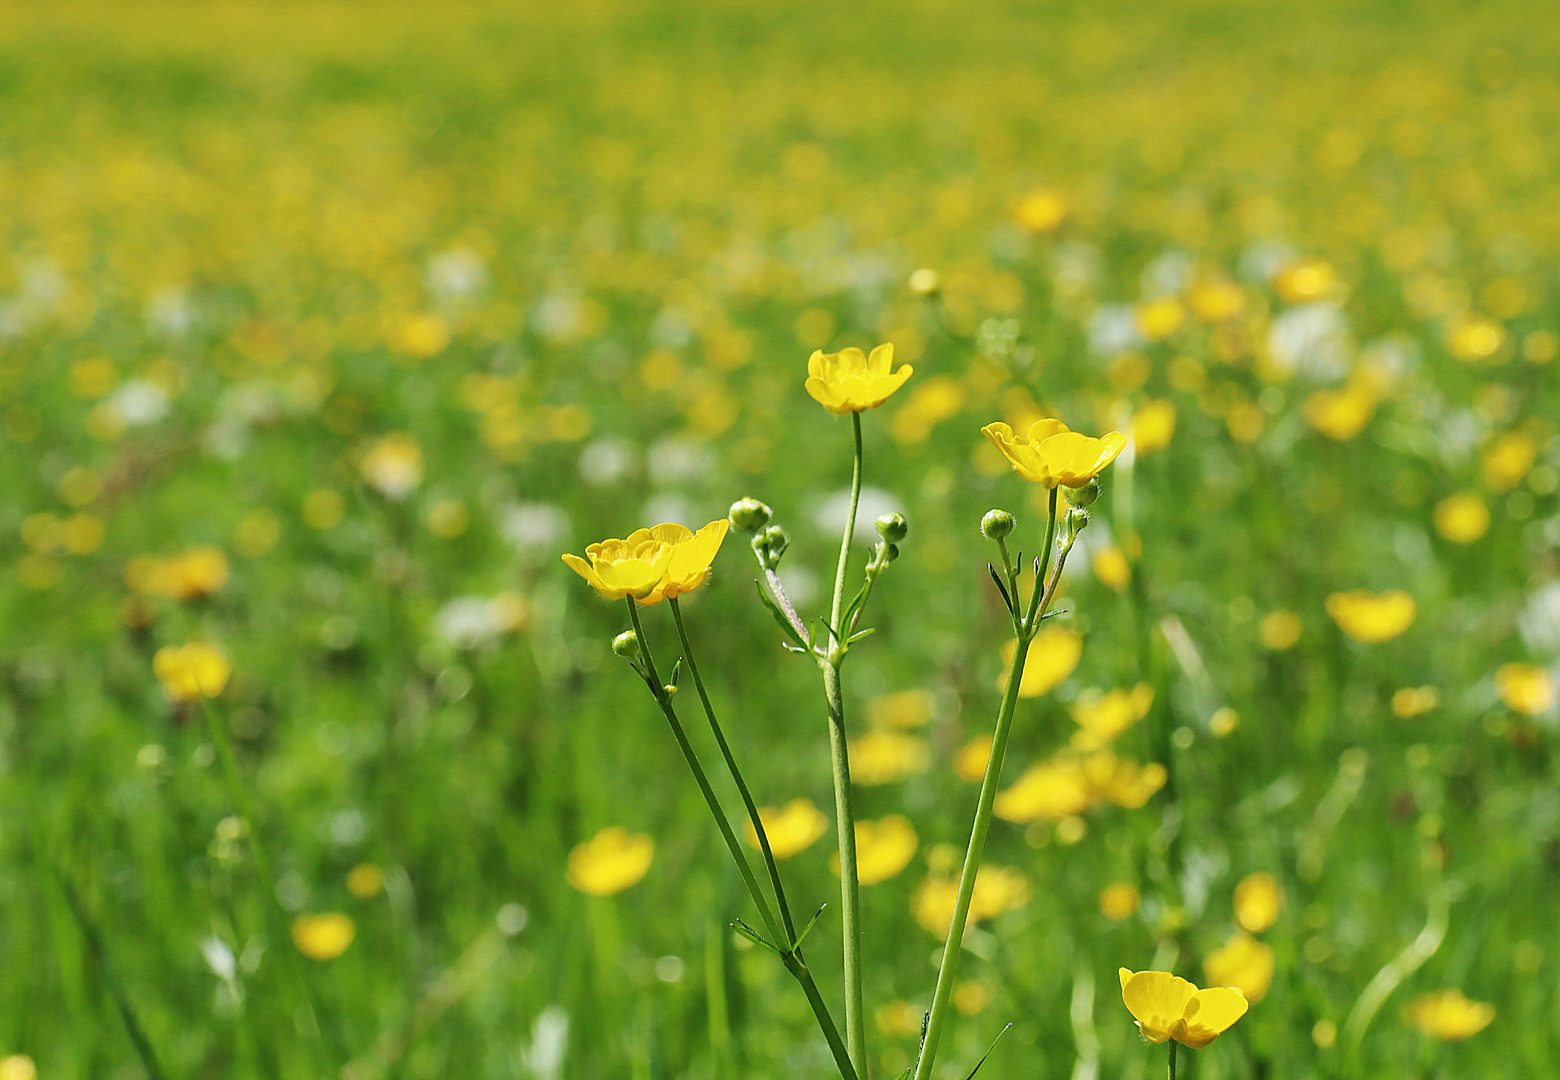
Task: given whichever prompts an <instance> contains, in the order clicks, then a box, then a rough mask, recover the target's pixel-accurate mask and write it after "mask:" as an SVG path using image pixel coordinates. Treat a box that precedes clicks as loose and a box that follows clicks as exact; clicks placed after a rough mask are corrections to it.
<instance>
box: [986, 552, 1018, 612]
mask: <svg viewBox="0 0 1560 1080" xmlns="http://www.w3.org/2000/svg"><path fill="white" fill-rule="evenodd" d="M986 569H987V570H990V571H991V580H992V581H994V582H996V583H997V591H998V592H999V593H1001V594H1002V603H1003V605H1004V606H1006V607H1007V609H1008V614H1009V615H1011V614H1013V598H1012V597H1011V596H1009V595H1008V591H1007V586H1006V585H1004V584H1002V579H1001V578H1000V577H998V576H997V568H996V567H995V566H992V565H991V564H990V563H987V564H986Z"/></svg>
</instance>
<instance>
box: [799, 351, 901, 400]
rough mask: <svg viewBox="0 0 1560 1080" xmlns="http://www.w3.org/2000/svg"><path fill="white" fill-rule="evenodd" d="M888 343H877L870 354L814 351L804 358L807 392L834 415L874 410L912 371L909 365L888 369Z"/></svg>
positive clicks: (890, 362) (890, 355)
mask: <svg viewBox="0 0 1560 1080" xmlns="http://www.w3.org/2000/svg"><path fill="white" fill-rule="evenodd" d="M893 364H894V346H893V344H892V343H888V344H884V345H879V346H878V347H877V348H875V349H873V350H872V354H871V355H870V356H868V355H866V354H865V353H863V352H862V351H861V350H860V349H856V348H850V349H843V350H841V351H840V352H837V353H826V352H821V351H820V352H815V353H813V354H812V355H811V356H810V357H808V358H807V383H806V385H807V393H808V394H810V395H811V396H812V399H813V400H814V401H816V402H817V403H818V404H820V405H822V406H823V407H824V408H825V409H828V410H829V411H830V412H831V413H833V414H834V415H835V416H844V415H845V414H846V413H853V412H863V411H865V410H867V409H875V408H877V407H878V406H879V405H881V404H883V402H885V401H887V400H888V399H889V398H890V397H891V396H892V395H893V393H894V391H895V390H898V389H899V388H900V387H901V386H903V385H904V384H905V380H906V379H908V378H909V377H910V376H911V375H912V374H914V373H915V369H914V368H913V367H911V366H910V365H909V364H903V365H901V366H900V368H899V370H898V371H895V372H892V373H891V372H890V370H889V369H890V368H892V367H893Z"/></svg>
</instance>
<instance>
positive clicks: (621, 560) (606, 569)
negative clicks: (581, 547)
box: [563, 529, 673, 600]
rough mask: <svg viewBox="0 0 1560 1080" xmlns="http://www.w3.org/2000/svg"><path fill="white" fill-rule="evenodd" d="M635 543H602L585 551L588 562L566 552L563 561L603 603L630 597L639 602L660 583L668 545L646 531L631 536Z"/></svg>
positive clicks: (668, 556) (667, 563) (669, 552)
mask: <svg viewBox="0 0 1560 1080" xmlns="http://www.w3.org/2000/svg"><path fill="white" fill-rule="evenodd" d="M634 537H639V539H637V540H635V539H633V537H631V538H630V539H629V540H603V541H601V543H599V544H592V545H590V547H588V548H586V549H585V554H586V555H587V556H589V558H590V562H586V561H585V560H584V559H582V558H580V557H579V556H578V555H575V554H574V553H573V552H567V553H565V554H564V556H563V561H564V562H566V563H567V564H568V565H569V569H571V570H573V571H574V572H575V573H576V574H578V575H579V576H580V577H582V578H584V579H585V580H586V581H588V582H590V587H591V588H593V589H595V590H596V592H597V594H598V595H600V596H601V597H602V599H604V600H620V599H622V598H623V597H625V596H632V597H633V598H634V599H636V600H642V599H644V598H645V597H647V596H649V595H650V593H651V592H653V591H654V590H655V589H656V587H657V586H659V585H660V584H661V580H662V578H663V577H664V576H665V575H666V571H667V568H668V567H669V566H671V564H672V553H673V552H672V546H671V545H670V544H668V543H666V542H664V541H661V540H652V539H650V531H649V530H648V529H640V530H639V531H638V532H636V533H635V534H634Z"/></svg>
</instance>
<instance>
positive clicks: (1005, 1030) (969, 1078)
mask: <svg viewBox="0 0 1560 1080" xmlns="http://www.w3.org/2000/svg"><path fill="white" fill-rule="evenodd" d="M1012 1026H1013V1025H1012V1024H1011V1023H1009V1024H1008V1026H1007V1027H1005V1028H1003V1029H1002V1030H1001V1031H999V1032H997V1037H996V1038H995V1039H992V1040H991V1046H989V1047H988V1048H987V1049H986V1052H985V1053H984V1054H982V1055H981V1056H980V1060H979V1061H977V1062H976V1063H975V1067H974V1068H973V1069H971V1070H970V1074H969V1075H968V1076H966V1077H965V1078H964V1080H975V1074H976V1073H978V1072H980V1067H981V1066H982V1065H984V1064H986V1059H987V1058H989V1057H990V1056H991V1051H993V1050H995V1049H996V1048H997V1043H999V1042H1001V1041H1002V1036H1004V1035H1006V1034H1007V1033H1008V1028H1011V1027H1012Z"/></svg>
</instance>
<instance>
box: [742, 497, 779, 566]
mask: <svg viewBox="0 0 1560 1080" xmlns="http://www.w3.org/2000/svg"><path fill="white" fill-rule="evenodd" d="M727 516H728V517H729V518H730V519H731V527H732V528H733V529H736V530H737V531H738V532H744V533H752V534H753V539H752V545H753V551H754V553H755V554H756V555H757V556H758V561H759V562H760V563H762V564H763V567H764V569H766V570H773V569H775V568H776V567H778V566H779V565H780V556H782V555H784V554H785V549H786V548H788V547H790V546H791V536H790V534H789V533H787V532H786V531H785V530H784V529H782V528H781V527H780V526H778V525H771V524H769V519H770V518H771V517H772V516H774V511H773V510H771V509H769V507H767V506H765V505H764V504H763V503H761V502H759V501H758V500H757V499H754V498H751V497H750V498H745V499H738V500H737V501H736V502H734V503H732V504H731V509H730V510H729V511H728V512H727Z"/></svg>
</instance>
